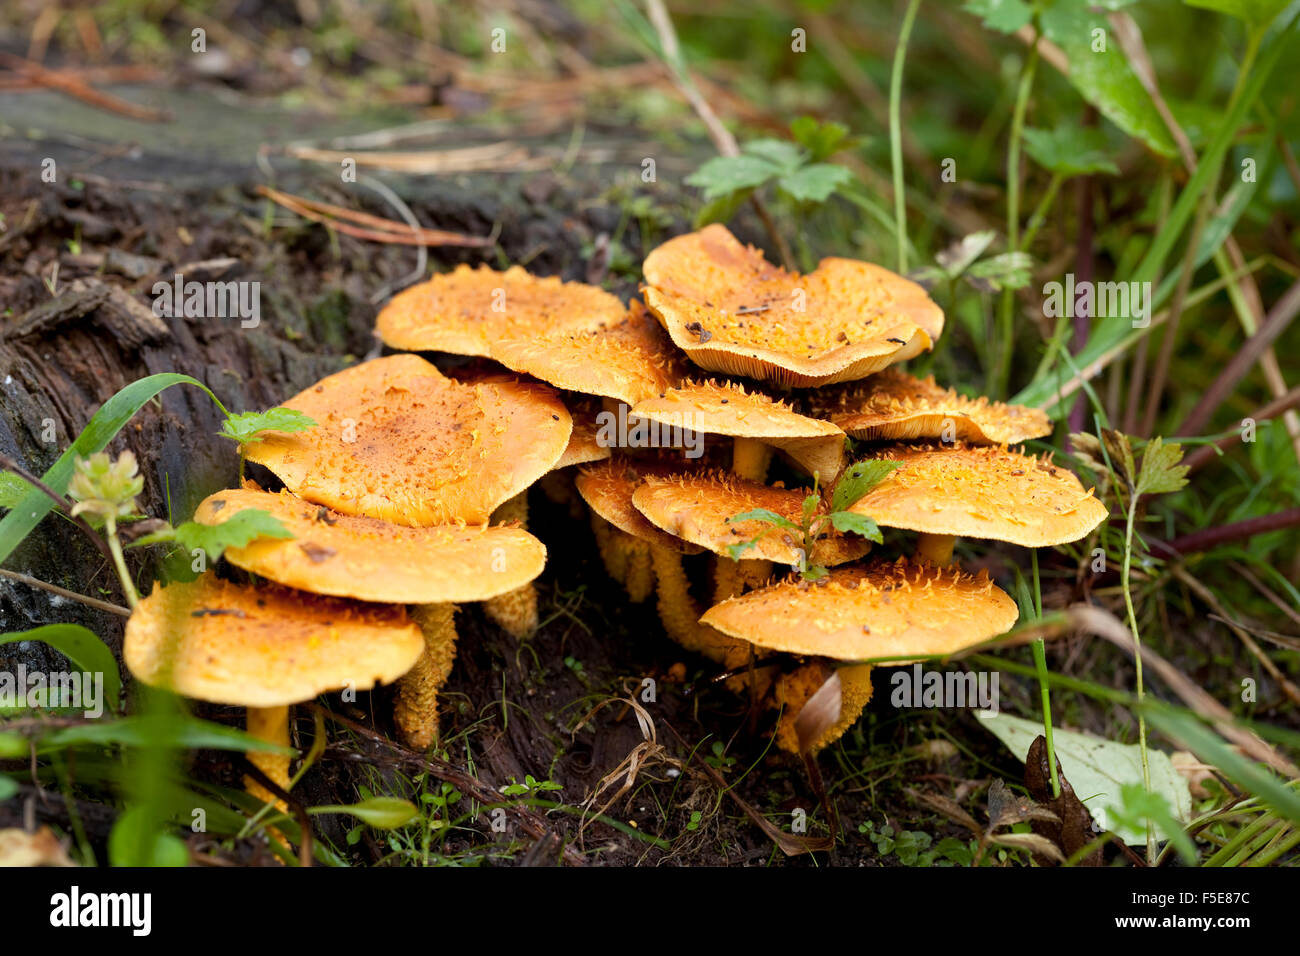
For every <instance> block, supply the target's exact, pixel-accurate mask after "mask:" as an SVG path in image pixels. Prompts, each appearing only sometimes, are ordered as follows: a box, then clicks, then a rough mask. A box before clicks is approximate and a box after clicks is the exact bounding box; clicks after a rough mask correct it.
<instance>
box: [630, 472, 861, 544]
mask: <svg viewBox="0 0 1300 956" xmlns="http://www.w3.org/2000/svg"><path fill="white" fill-rule="evenodd" d="M810 494H812V489H810V488H804V489H802V490H800V489H797V488H778V487H773V486H770V485H764V484H760V483H759V482H757V481H749V480H747V479H744V478H737V477H736V476H735V475H731V474H727V473H726V472H720V471H714V472H704V473H699V474H689V475H664V476H659V475H648V476H646V477H645V478H644V479H643V480H642V482H641V484H640V485H639V486H638V487H637V488H636V490H635V491H634V492H633V494H632V504H633V505H635V507H636V509H637V510H638V511H640V512H641V514H643V515H645V516H646V517H647V518H649V519H650V522H651V523H652V524H654V525H655V526H656V527H657V528H660V529H661V530H663V531H666V532H668V533H669V534H671V535H674V536H676V537H678V538H681V539H682V540H684V541H689V542H690V543H691V544H695V545H699V546H700V547H702V548H705V549H706V550H709V551H712V552H713V553H714V554H718V555H722V556H724V557H730V552H729V551H728V550H727V549H728V546H729V545H733V544H742V543H744V542H746V541H751V540H754V539H757V540H756V541H755V544H754V546H753V547H751V548H748V549H746V550H745V551H744V552H743V554H742V555H741V557H742V558H744V559H746V560H749V559H762V560H767V561H778V562H780V563H782V564H794V563H795V562H796V561H798V559H799V553H798V549H799V548H800V547H801V546H802V542H801V541H799V540H798V539H797V538H796V537H794V536H792V534H791V532H790V531H788V530H785V529H782V528H779V527H777V526H775V525H772V524H768V523H767V522H763V521H759V520H757V519H750V520H746V521H728V520H727V519H729V518H731V517H734V516H735V515H738V514H743V513H745V512H747V511H753V510H755V509H758V508H763V509H766V510H768V511H771V512H774V513H775V514H778V515H780V516H781V517H783V518H785V519H786V520H788V521H792V522H794V523H795V524H799V523H800V521H801V520H802V515H803V502H804V499H805V498H806V497H808V495H810ZM826 532H827V534H826V535H825V536H824V537H822V538H821V539H820V540H819V541H818V542H817V545H816V547H815V548H814V549H813V553H812V554H811V555H809V556H808V560H809V561H811V562H812V563H814V564H823V565H834V564H843V563H844V562H846V561H854V560H857V559H858V558H860V557H862V556H863V555H864V554H866V553H867V551H868V550H869V549H870V547H871V543H870V542H869V541H867V540H866V539H865V538H862V537H859V536H857V535H845V534H840V533H839V532H837V531H835V530H834V529H833V528H829V527H828V528H827V529H826Z"/></svg>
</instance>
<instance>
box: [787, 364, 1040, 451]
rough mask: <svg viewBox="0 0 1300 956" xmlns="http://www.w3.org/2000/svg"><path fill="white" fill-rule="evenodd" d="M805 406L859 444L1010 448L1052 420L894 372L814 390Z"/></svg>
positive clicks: (1029, 410)
mask: <svg viewBox="0 0 1300 956" xmlns="http://www.w3.org/2000/svg"><path fill="white" fill-rule="evenodd" d="M809 403H810V407H811V410H812V414H814V415H816V416H818V417H819V418H825V419H827V420H828V421H831V422H834V423H835V424H836V425H838V426H839V427H840V428H842V429H844V430H845V431H846V432H848V433H849V434H850V435H852V436H853V437H854V438H862V439H876V438H893V439H903V440H910V439H915V438H945V439H948V440H958V441H968V442H974V443H977V444H981V445H1010V444H1015V443H1017V442H1022V441H1027V440H1028V439H1030V438H1041V437H1042V436H1044V435H1050V434H1051V433H1052V420H1051V419H1050V418H1048V417H1047V413H1046V412H1044V411H1042V410H1041V409H1037V408H1026V407H1025V406H1023V405H1007V404H1005V403H1004V402H993V401H989V399H987V398H983V397H980V398H973V399H972V398H966V397H965V396H963V395H958V394H957V392H956V391H955V390H953V389H951V388H940V387H939V386H938V385H936V384H935V383H934V378H933V377H930V378H927V379H925V380H924V381H922V380H921V379H919V378H913V377H912V376H911V375H908V374H906V373H905V372H900V371H898V370H897V369H886V370H885V371H883V372H880V373H878V374H876V375H873V376H871V377H870V378H868V379H865V380H863V381H861V382H854V383H852V384H848V385H844V386H841V387H839V388H829V389H820V390H818V391H816V392H813V393H811V395H810V397H809ZM949 423H951V424H949ZM946 429H949V430H950V432H949V433H948V434H945V430H946Z"/></svg>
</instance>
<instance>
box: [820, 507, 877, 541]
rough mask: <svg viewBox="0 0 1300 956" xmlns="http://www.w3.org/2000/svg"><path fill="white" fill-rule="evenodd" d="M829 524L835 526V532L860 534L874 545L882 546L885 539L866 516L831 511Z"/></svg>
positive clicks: (852, 512)
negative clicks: (874, 543)
mask: <svg viewBox="0 0 1300 956" xmlns="http://www.w3.org/2000/svg"><path fill="white" fill-rule="evenodd" d="M831 524H833V525H834V526H835V530H836V531H842V532H845V533H849V532H851V533H853V534H860V535H862V537H864V538H866V539H867V540H869V541H874V542H876V544H884V542H885V539H884V538H883V537H881V535H880V528H879V527H877V526H876V522H875V520H874V519H872V518H868V517H867V516H866V515H860V514H858V513H857V512H855V511H833V512H831Z"/></svg>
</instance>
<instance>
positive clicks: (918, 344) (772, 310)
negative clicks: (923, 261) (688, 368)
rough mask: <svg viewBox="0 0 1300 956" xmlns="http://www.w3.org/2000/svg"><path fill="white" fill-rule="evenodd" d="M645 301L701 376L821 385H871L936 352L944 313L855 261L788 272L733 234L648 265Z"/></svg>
mask: <svg viewBox="0 0 1300 956" xmlns="http://www.w3.org/2000/svg"><path fill="white" fill-rule="evenodd" d="M642 271H643V272H644V274H645V282H646V289H645V301H646V305H647V306H649V308H650V311H652V312H653V313H654V314H655V315H656V316H658V317H659V321H661V322H662V323H663V324H664V328H666V329H667V330H668V334H669V335H670V336H671V337H672V340H673V342H674V343H676V345H677V347H678V348H680V349H682V350H683V351H685V352H686V354H687V355H688V356H689V358H690V360H691V361H692V362H694V363H695V364H696V365H698V366H700V367H701V368H705V369H709V370H710V371H714V372H726V373H728V374H731V375H744V376H748V377H750V378H759V379H765V380H767V381H772V382H779V383H781V384H782V385H795V386H801V387H803V386H813V385H825V384H828V383H831V382H844V381H850V380H852V379H858V378H863V377H864V376H866V375H870V374H871V373H872V372H876V371H879V370H880V369H882V368H884V367H885V366H887V365H892V364H893V363H895V362H902V361H904V360H906V359H909V358H913V357H914V356H916V355H919V354H920V353H921V352H922V351H925V350H926V349H930V348H933V346H934V342H935V340H936V339H938V337H939V334H940V333H941V332H942V331H943V312H942V311H940V309H939V307H938V306H937V305H935V304H934V302H933V301H931V299H930V297H929V296H928V295H927V294H926V292H925V290H924V289H923V288H921V286H919V285H917V284H916V283H915V282H912V281H911V280H910V279H904V278H903V277H902V276H899V275H895V274H894V273H892V272H890V271H889V270H888V269H882V268H881V267H880V266H876V265H872V264H871V263H869V262H859V261H857V260H854V259H835V258H830V259H823V260H822V261H821V264H820V265H818V266H817V268H816V270H814V271H813V272H811V273H809V274H808V275H800V274H799V273H791V272H786V271H785V270H784V269H780V268H778V267H776V266H774V265H772V264H771V263H769V262H768V261H767V260H766V259H764V258H763V254H762V253H761V252H759V251H758V250H757V249H754V248H753V247H750V246H745V245H743V244H742V243H741V242H740V241H739V240H738V239H736V237H735V236H733V235H732V234H731V233H730V232H728V231H727V229H726V227H725V226H721V225H712V226H708V227H706V228H704V229H702V230H700V231H699V232H692V233H688V234H687V235H684V236H678V237H677V238H675V239H670V240H668V241H667V242H665V243H664V244H663V245H661V246H659V247H658V248H657V249H655V250H654V251H653V252H651V253H650V255H648V256H647V257H646V260H645V263H644V265H643V266H642Z"/></svg>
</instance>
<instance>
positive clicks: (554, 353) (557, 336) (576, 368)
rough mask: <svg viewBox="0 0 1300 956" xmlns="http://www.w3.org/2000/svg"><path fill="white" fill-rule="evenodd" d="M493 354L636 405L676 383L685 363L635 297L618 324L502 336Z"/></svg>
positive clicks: (552, 379)
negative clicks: (540, 333) (586, 329)
mask: <svg viewBox="0 0 1300 956" xmlns="http://www.w3.org/2000/svg"><path fill="white" fill-rule="evenodd" d="M491 349H492V356H493V358H495V359H496V360H497V361H498V362H500V363H501V364H502V365H505V366H506V367H507V368H512V369H514V370H515V371H516V372H524V373H527V374H528V375H532V376H533V377H535V378H539V379H541V380H542V381H544V382H549V383H550V384H552V385H554V386H556V387H558V388H563V389H567V390H568V391H572V392H582V393H584V394H587V395H600V396H603V397H605V398H613V399H617V400H618V401H620V402H627V403H628V404H629V405H633V404H636V403H637V402H638V401H640V400H641V399H643V398H647V397H649V396H651V395H657V394H658V393H659V392H662V391H663V390H664V389H666V388H668V387H669V386H670V385H673V384H675V383H676V382H677V381H678V380H679V379H680V378H681V377H682V375H683V373H684V364H685V363H684V362H683V361H682V360H681V355H680V353H679V352H678V351H677V350H676V349H675V348H673V345H672V343H671V342H670V341H668V336H666V335H665V334H664V330H663V328H662V327H661V326H660V325H659V323H658V321H657V320H656V319H655V317H654V316H652V315H650V314H649V313H648V312H646V310H645V307H644V306H643V305H641V303H640V302H636V301H633V303H632V305H631V307H630V308H629V310H628V313H627V315H626V316H625V317H624V318H623V319H622V320H621V321H619V322H618V323H616V324H613V325H610V326H608V327H604V328H600V329H596V330H591V331H557V332H551V333H547V334H542V335H536V334H527V335H525V336H521V337H519V338H510V339H503V340H501V341H498V342H494V343H493V344H492V346H491Z"/></svg>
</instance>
